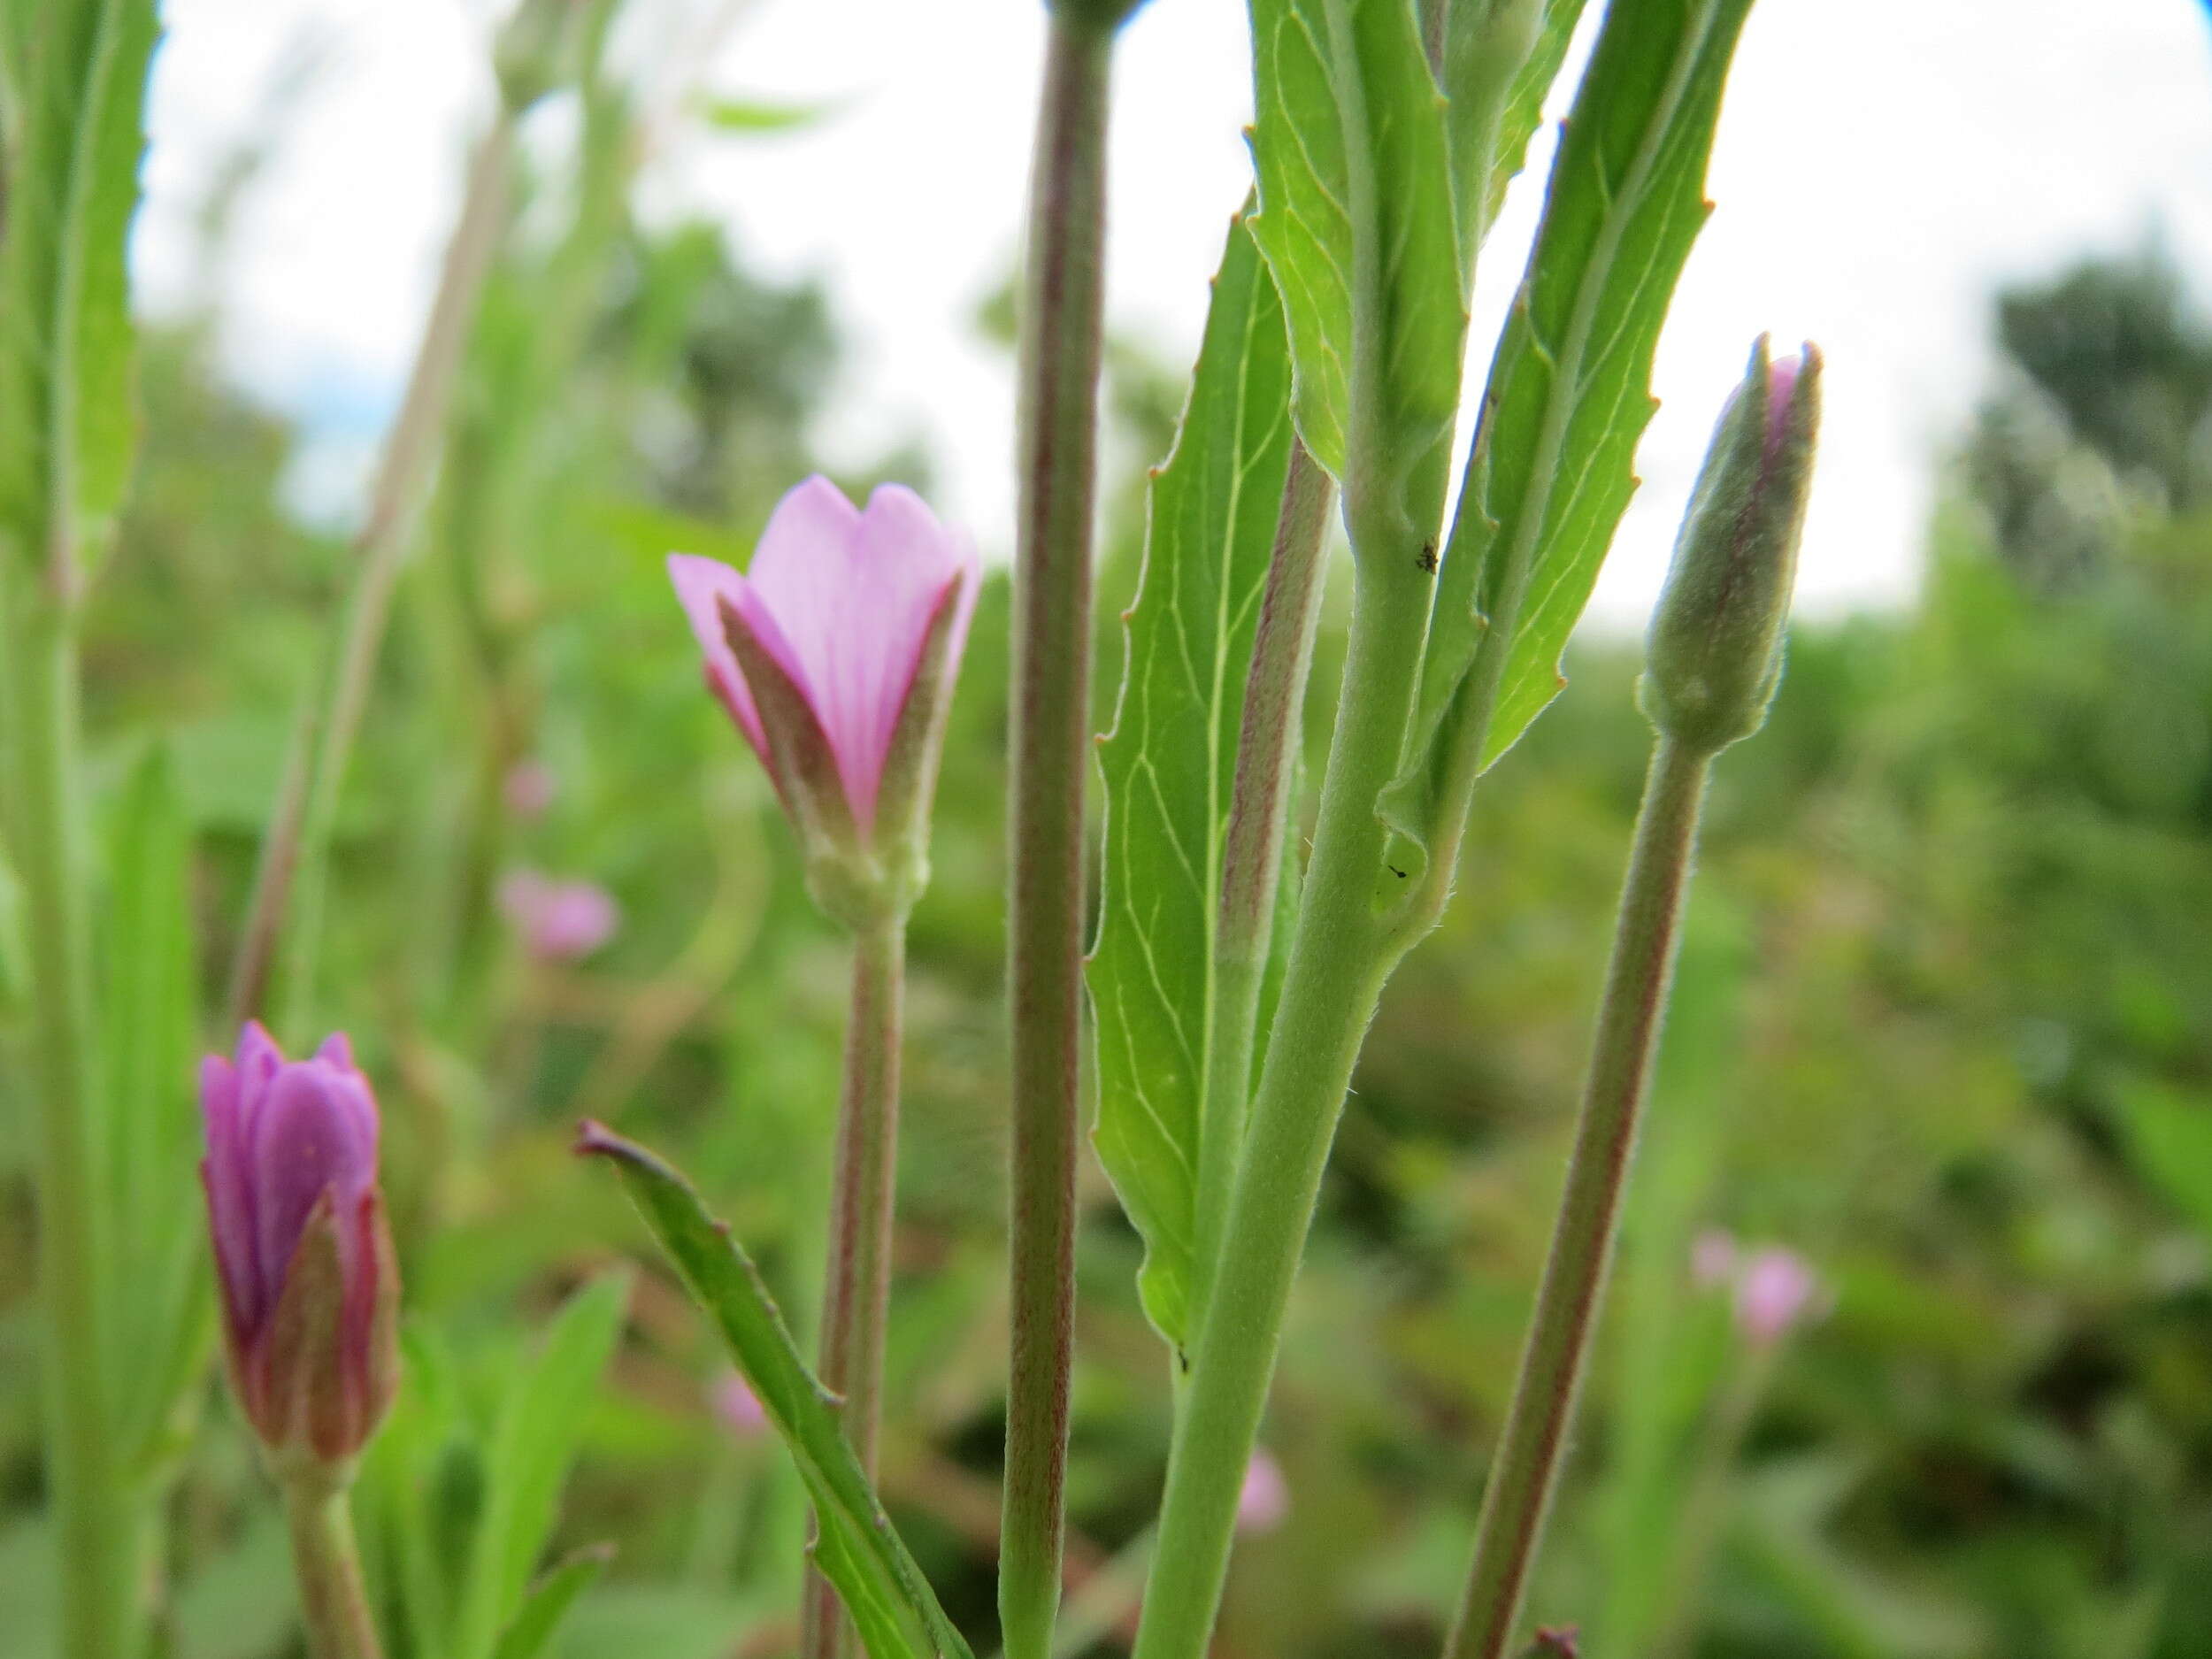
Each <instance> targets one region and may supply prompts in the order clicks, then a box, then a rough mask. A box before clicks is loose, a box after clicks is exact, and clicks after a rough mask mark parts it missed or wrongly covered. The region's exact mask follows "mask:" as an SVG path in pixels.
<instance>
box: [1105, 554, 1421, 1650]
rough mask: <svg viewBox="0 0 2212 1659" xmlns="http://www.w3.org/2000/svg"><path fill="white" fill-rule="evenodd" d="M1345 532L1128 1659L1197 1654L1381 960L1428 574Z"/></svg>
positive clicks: (1382, 969)
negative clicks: (1333, 696) (1344, 584)
mask: <svg viewBox="0 0 2212 1659" xmlns="http://www.w3.org/2000/svg"><path fill="white" fill-rule="evenodd" d="M1353 529H1354V545H1355V546H1356V548H1358V549H1359V550H1360V553H1361V558H1360V561H1359V563H1358V565H1357V566H1356V572H1357V574H1356V581H1355V586H1354V590H1353V611H1352V632H1351V640H1350V643H1349V649H1348V655H1347V657H1346V661H1345V670H1344V691H1343V695H1342V697H1341V698H1340V701H1339V703H1338V705H1337V721H1336V730H1335V733H1334V735H1333V737H1332V738H1331V740H1330V749H1329V764H1328V771H1327V774H1326V776H1325V779H1324V780H1323V782H1322V788H1321V805H1320V813H1319V817H1318V819H1317V824H1316V826H1315V833H1314V842H1313V858H1312V862H1311V864H1310V865H1309V866H1308V869H1307V872H1306V887H1305V894H1304V897H1303V899H1302V902H1301V904H1300V906H1299V911H1298V926H1297V929H1296V932H1295V933H1294V936H1293V938H1292V941H1291V948H1290V964H1289V967H1288V970H1287V972H1286V974H1285V977H1284V981H1283V992H1282V1000H1281V1002H1280V1003H1279V1006H1278V1008H1277V1010H1276V1016H1275V1025H1274V1031H1273V1035H1272V1037H1271V1041H1269V1043H1268V1048H1267V1058H1266V1061H1265V1064H1263V1066H1262V1068H1261V1073H1260V1086H1259V1091H1258V1094H1256V1097H1255V1099H1254V1102H1253V1107H1252V1121H1251V1125H1250V1127H1249V1129H1248V1133H1247V1135H1246V1140H1245V1148H1244V1156H1243V1160H1242V1163H1241V1164H1240V1167H1239V1169H1238V1172H1237V1180H1236V1186H1235V1189H1234V1192H1233V1196H1232V1199H1231V1202H1230V1210H1229V1217H1228V1222H1227V1225H1226V1226H1225V1230H1224V1233H1223V1235H1222V1236H1223V1238H1224V1239H1225V1240H1233V1241H1234V1246H1235V1248H1233V1249H1228V1248H1225V1249H1224V1251H1223V1254H1222V1256H1221V1259H1220V1261H1219V1263H1217V1275H1216V1278H1215V1279H1214V1285H1213V1291H1212V1294H1211V1296H1210V1299H1209V1302H1208V1304H1207V1307H1208V1311H1207V1315H1206V1322H1205V1324H1204V1325H1203V1326H1202V1329H1201V1330H1200V1332H1199V1334H1198V1339H1197V1341H1196V1343H1195V1344H1194V1349H1193V1353H1192V1361H1191V1370H1190V1374H1189V1377H1188V1379H1187V1384H1186V1388H1185V1393H1184V1398H1183V1402H1182V1405H1183V1409H1182V1416H1181V1419H1180V1421H1179V1424H1178V1425H1177V1429H1176V1434H1175V1440H1174V1445H1173V1448H1172V1450H1171V1453H1170V1455H1169V1459H1168V1474H1167V1492H1166V1496H1165V1499H1164V1503H1163V1506H1162V1509H1161V1512H1160V1548H1159V1552H1158V1554H1157V1555H1156V1556H1155V1558H1154V1563H1153V1569H1152V1577H1151V1581H1150V1582H1149V1584H1148V1585H1147V1586H1146V1590H1145V1603H1144V1616H1143V1620H1142V1623H1141V1624H1140V1626H1139V1629H1138V1635H1137V1646H1136V1659H1201V1655H1203V1654H1204V1652H1205V1650H1206V1642H1207V1638H1208V1636H1209V1634H1210V1632H1211V1630H1212V1628H1213V1621H1214V1615H1215V1611H1216V1609H1217V1608H1218V1606H1219V1605H1220V1600H1221V1588H1222V1584H1223V1582H1224V1580H1225V1578H1226V1576H1227V1572H1228V1564H1229V1549H1230V1544H1231V1540H1232V1536H1233V1532H1234V1530H1235V1525H1236V1509H1237V1494H1238V1490H1239V1488H1240V1486H1241V1485H1242V1483H1243V1479H1244V1469H1245V1464H1246V1463H1247V1461H1248V1459H1249V1458H1250V1456H1251V1451H1252V1445H1253V1442H1254V1440H1256V1438H1257V1436H1258V1433H1259V1426H1260V1417H1261V1414H1262V1412H1263V1409H1265V1406H1266V1402H1267V1389H1268V1384H1269V1381H1270V1379H1271V1377H1272V1375H1273V1372H1274V1368H1275V1355H1276V1349H1277V1347H1278V1344H1279V1339H1280V1336H1281V1333H1282V1324H1283V1314H1284V1311H1285V1310H1286V1308H1287V1307H1288V1305H1289V1302H1290V1288H1291V1282H1292V1280H1293V1279H1294V1278H1295V1277H1296V1275H1297V1271H1298V1259H1299V1256H1300V1255H1301V1254H1302V1252H1303V1250H1304V1248H1305V1240H1306V1233H1307V1230H1308V1228H1309V1227H1310V1225H1312V1221H1313V1208H1314V1202H1315V1199H1316V1197H1317V1194H1318V1193H1319V1191H1320V1187H1321V1172H1322V1170H1323V1167H1324V1166H1325V1164H1326V1163H1327V1161H1328V1156H1329V1145H1330V1142H1331V1141H1332V1140H1333V1138H1334V1136H1335V1133H1336V1125H1337V1119H1338V1117H1339V1115H1340V1113H1341V1111H1342V1110H1343V1105H1344V1096H1345V1091H1346V1090H1347V1089H1348V1087H1350V1086H1351V1079H1352V1068H1353V1065H1354V1064H1355V1063H1356V1061H1357V1060H1358V1058H1359V1048H1360V1043H1361V1041H1362V1040H1363V1038H1364V1037H1365V1035H1366V1033H1367V1027H1368V1025H1369V1023H1370V1022H1371V1020H1372V1019H1373V1018H1374V1013H1375V1003H1376V999H1377V998H1378V997H1379V996H1380V995H1381V993H1382V987H1383V982H1384V980H1385V979H1386V978H1388V976H1389V972H1390V969H1391V967H1392V965H1393V964H1394V962H1395V960H1396V957H1395V955H1394V952H1393V951H1392V949H1390V947H1389V944H1388V941H1387V939H1386V934H1385V931H1384V929H1383V927H1382V926H1381V923H1380V920H1379V918H1378V916H1377V914H1376V907H1375V894H1376V890H1377V885H1378V882H1379V880H1383V879H1387V878H1386V876H1385V874H1384V864H1383V857H1384V839H1385V837H1384V830H1383V825H1382V821H1381V820H1380V819H1379V818H1378V817H1377V816H1376V813H1375V803H1376V799H1377V797H1378V796H1379V795H1381V793H1382V791H1383V789H1384V787H1386V785H1387V784H1388V783H1389V782H1390V780H1391V779H1392V777H1393V776H1394V774H1395V773H1396V772H1397V769H1398V764H1399V757H1400V751H1401V749H1402V747H1403V744H1404V741H1405V732H1406V723H1407V719H1408V717H1409V713H1410V711H1411V710H1412V707H1413V698H1414V693H1415V690H1416V687H1417V681H1418V677H1419V673H1420V660H1419V653H1418V651H1417V650H1416V649H1409V648H1408V645H1407V641H1419V639H1420V637H1421V629H1422V626H1423V624H1424V620H1425V616H1426V612H1427V605H1428V602H1429V596H1430V595H1429V586H1428V581H1429V579H1428V578H1427V576H1426V575H1425V574H1423V573H1422V572H1420V570H1419V569H1418V566H1417V563H1416V557H1417V553H1418V551H1419V549H1418V546H1417V545H1415V546H1411V547H1397V548H1390V547H1386V546H1385V545H1382V544H1380V543H1379V542H1378V541H1377V539H1376V536H1375V534H1374V531H1373V527H1372V526H1368V525H1363V524H1360V523H1355V525H1354V526H1353ZM1393 555H1397V557H1393Z"/></svg>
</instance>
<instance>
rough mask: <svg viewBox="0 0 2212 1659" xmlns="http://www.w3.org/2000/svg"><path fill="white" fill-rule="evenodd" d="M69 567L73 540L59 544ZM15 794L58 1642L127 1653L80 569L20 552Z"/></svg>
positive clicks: (11, 781) (84, 1650)
mask: <svg viewBox="0 0 2212 1659" xmlns="http://www.w3.org/2000/svg"><path fill="white" fill-rule="evenodd" d="M61 554H62V560H66V561H67V562H68V565H70V566H72V567H73V563H74V560H75V558H76V549H75V547H74V544H73V542H68V541H65V542H63V543H62V546H61ZM9 563H10V568H8V569H7V570H5V571H0V585H4V588H6V589H7V594H6V598H7V602H8V603H7V605H6V610H7V613H8V615H7V622H8V626H7V629H6V635H5V637H6V641H7V644H6V649H5V650H4V652H0V656H4V657H5V659H6V660H5V664H4V667H0V675H4V699H5V701H4V707H5V712H6V725H7V731H6V743H5V772H4V793H0V800H4V803H5V811H6V815H7V831H8V840H9V851H10V856H11V859H12V863H13V864H14V866H15V873H16V878H17V879H18V880H19V882H20V884H21V887H22V891H23V895H24V933H25V937H26V941H27V946H28V949H29V954H30V969H31V973H30V1017H31V1018H30V1026H31V1030H30V1036H31V1041H30V1045H29V1046H30V1075H29V1079H28V1080H29V1085H30V1087H29V1090H28V1092H29V1093H30V1094H35V1097H36V1101H37V1110H36V1115H35V1133H36V1142H35V1145H36V1148H37V1155H38V1227H39V1235H38V1259H39V1286H40V1292H41V1295H42V1301H43V1303H44V1313H45V1319H46V1329H45V1334H44V1337H43V1339H42V1342H41V1348H42V1354H43V1357H44V1363H45V1371H46V1395H47V1414H48V1424H49V1430H48V1437H47V1448H48V1449H47V1464H46V1479H47V1481H48V1484H49V1489H50V1494H51V1499H52V1504H53V1510H54V1518H55V1526H56V1537H55V1559H56V1563H57V1571H58V1574H59V1576H60V1578H61V1588H62V1594H61V1608H62V1652H63V1653H64V1655H67V1659H119V1656H120V1655H122V1654H123V1653H124V1652H125V1650H126V1647H127V1632H129V1631H130V1630H131V1628H132V1627H133V1625H134V1623H135V1617H134V1596H133V1594H132V1592H131V1590H130V1588H129V1585H130V1578H131V1569H130V1561H131V1551H132V1547H131V1540H130V1529H131V1515H130V1502H129V1494H128V1492H127V1489H126V1485H125V1479H124V1473H123V1471H122V1470H121V1468H120V1467H119V1457H118V1453H119V1447H118V1445H117V1436H116V1434H115V1432H114V1427H113V1425H112V1423H111V1417H110V1413H111V1410H112V1408H113V1404H114V1386H113V1379H112V1378H111V1376H110V1375H109V1371H108V1356H109V1354H110V1351H111V1350H110V1348H109V1334H110V1333H109V1321H110V1319H111V1317H112V1309H111V1299H110V1297H109V1296H108V1294H106V1290H107V1287H106V1285H105V1282H104V1280H105V1277H106V1271H107V1269H106V1263H107V1260H108V1251H107V1248H106V1237H105V1235H106V1232H107V1229H106V1226H105V1225H104V1222H103V1219H102V1212H101V1201H100V1197H99V1191H100V1183H99V1180H98V1179H97V1168H98V1160H99V1156H100V1148H99V1146H98V1145H97V1142H96V1137H95V1131H94V1119H93V1108H94V1097H93V1088H92V1051H91V1002H90V998H91V991H90V982H89V966H88V937H89V929H90V918H89V915H88V911H87V909H86V894H87V886H86V879H85V878H86V872H84V871H83V870H82V869H81V868H80V867H79V863H78V853H77V851H76V849H80V848H82V847H83V846H84V845H86V838H85V835H84V833H83V826H82V822H81V809H80V803H79V800H78V795H77V787H78V783H77V780H78V779H79V777H80V776H81V771H80V757H79V732H78V671H77V641H76V613H75V608H74V606H73V604H72V603H70V602H69V600H68V598H67V597H66V594H67V590H68V588H70V587H73V585H74V584H73V570H65V566H64V565H63V563H62V561H61V560H58V561H57V563H56V565H55V568H54V570H53V572H52V580H48V579H47V576H46V575H45V573H42V572H34V570H33V569H32V568H31V567H30V566H29V565H27V564H24V563H21V562H18V561H10V562H9Z"/></svg>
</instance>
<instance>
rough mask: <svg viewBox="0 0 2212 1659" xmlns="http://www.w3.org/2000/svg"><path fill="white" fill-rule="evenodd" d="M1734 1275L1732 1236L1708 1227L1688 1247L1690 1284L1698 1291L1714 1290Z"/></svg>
mask: <svg viewBox="0 0 2212 1659" xmlns="http://www.w3.org/2000/svg"><path fill="white" fill-rule="evenodd" d="M1735 1274H1736V1240H1735V1238H1734V1235H1732V1234H1731V1233H1726V1232H1724V1231H1723V1230H1722V1229H1721V1228H1719V1227H1708V1228H1707V1229H1706V1230H1705V1231H1704V1232H1702V1233H1699V1234H1698V1235H1697V1241H1696V1242H1695V1243H1694V1244H1693V1245H1691V1246H1690V1283H1691V1284H1693V1285H1694V1286H1697V1288H1698V1289H1700V1290H1715V1289H1717V1288H1718V1287H1719V1286H1723V1285H1725V1284H1726V1283H1727V1282H1728V1281H1729V1280H1730V1279H1733V1278H1734V1277H1735Z"/></svg>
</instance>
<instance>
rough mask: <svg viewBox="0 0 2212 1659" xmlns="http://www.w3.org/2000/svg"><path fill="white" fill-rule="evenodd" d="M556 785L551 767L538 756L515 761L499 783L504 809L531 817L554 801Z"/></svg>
mask: <svg viewBox="0 0 2212 1659" xmlns="http://www.w3.org/2000/svg"><path fill="white" fill-rule="evenodd" d="M557 787H558V785H557V780H556V779H555V778H554V776H553V769H552V768H551V767H550V766H549V765H547V764H545V763H544V762H543V761H541V760H524V761H518V762H516V763H515V764H514V765H512V766H511V767H509V768H508V769H507V776H506V779H505V780H504V781H503V782H502V784H501V785H500V794H501V795H503V797H504V798H505V800H506V803H507V810H509V811H510V812H511V813H513V814H514V815H515V816H516V817H517V818H537V817H539V816H540V815H541V814H542V813H543V812H544V810H545V809H546V808H548V807H549V806H551V805H552V804H553V795H554V793H555V791H556V789H557Z"/></svg>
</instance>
